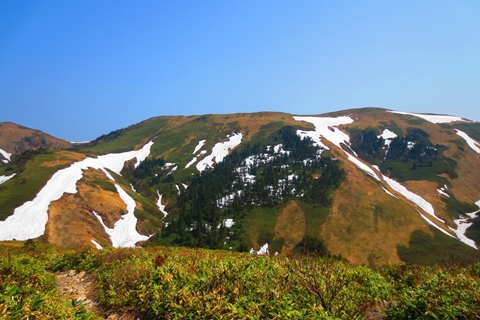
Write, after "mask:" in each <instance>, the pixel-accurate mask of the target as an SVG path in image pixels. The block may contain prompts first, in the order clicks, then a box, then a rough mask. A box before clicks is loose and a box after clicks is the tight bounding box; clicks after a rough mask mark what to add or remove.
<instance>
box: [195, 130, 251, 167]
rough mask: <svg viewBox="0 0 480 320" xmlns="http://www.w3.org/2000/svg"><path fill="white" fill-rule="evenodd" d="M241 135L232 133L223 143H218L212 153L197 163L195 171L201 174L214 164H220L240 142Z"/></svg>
mask: <svg viewBox="0 0 480 320" xmlns="http://www.w3.org/2000/svg"><path fill="white" fill-rule="evenodd" d="M242 136H243V135H242V133H240V132H239V133H234V134H233V135H231V136H230V137H229V139H228V141H225V142H218V143H217V144H215V145H214V146H213V148H212V153H211V154H210V155H208V156H206V157H205V158H203V159H202V160H201V161H200V162H199V163H197V170H198V171H200V172H202V171H203V170H205V169H206V168H208V167H213V165H214V164H215V163H219V162H222V161H223V159H224V158H225V157H226V156H227V155H228V151H229V150H230V149H233V148H235V147H236V146H238V145H239V144H240V143H241V142H242Z"/></svg>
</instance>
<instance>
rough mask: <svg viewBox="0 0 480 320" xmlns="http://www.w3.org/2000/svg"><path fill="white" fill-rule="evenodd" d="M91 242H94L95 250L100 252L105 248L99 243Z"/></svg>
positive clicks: (91, 240)
mask: <svg viewBox="0 0 480 320" xmlns="http://www.w3.org/2000/svg"><path fill="white" fill-rule="evenodd" d="M90 242H92V243H93V244H94V245H95V248H97V249H98V250H102V249H103V247H102V246H101V245H100V244H99V243H98V242H97V241H95V240H93V239H90Z"/></svg>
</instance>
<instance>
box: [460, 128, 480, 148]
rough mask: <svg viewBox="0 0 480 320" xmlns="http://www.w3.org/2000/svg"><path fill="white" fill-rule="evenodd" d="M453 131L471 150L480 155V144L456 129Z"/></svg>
mask: <svg viewBox="0 0 480 320" xmlns="http://www.w3.org/2000/svg"><path fill="white" fill-rule="evenodd" d="M455 131H456V132H457V134H458V135H459V136H460V137H462V138H463V139H464V140H465V141H466V142H467V144H468V146H469V147H470V148H472V149H473V151H475V152H476V153H480V143H478V142H477V141H475V140H473V139H472V138H470V137H469V136H468V134H466V133H465V132H463V131H460V130H458V129H455Z"/></svg>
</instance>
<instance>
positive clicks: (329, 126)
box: [293, 116, 353, 150]
mask: <svg viewBox="0 0 480 320" xmlns="http://www.w3.org/2000/svg"><path fill="white" fill-rule="evenodd" d="M293 118H294V119H295V120H297V121H305V122H310V123H312V124H313V125H314V126H315V131H303V130H297V135H299V136H300V137H301V138H305V137H310V138H312V140H313V141H314V142H315V143H316V144H317V145H319V146H321V147H323V148H324V149H327V150H329V148H328V147H327V146H326V145H324V144H323V143H322V142H321V138H322V137H323V138H325V139H327V140H328V141H330V142H331V143H333V144H334V145H336V146H337V147H339V148H341V147H340V143H346V144H347V145H350V142H349V141H350V137H349V136H348V134H346V133H343V132H342V131H340V129H338V128H336V126H338V125H341V124H350V123H353V119H352V118H350V117H337V118H330V117H298V116H295V117H293Z"/></svg>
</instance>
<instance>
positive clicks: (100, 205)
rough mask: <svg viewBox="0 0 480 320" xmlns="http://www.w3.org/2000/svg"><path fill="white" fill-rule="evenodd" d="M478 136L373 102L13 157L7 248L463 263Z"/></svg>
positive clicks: (476, 237) (475, 128) (467, 124)
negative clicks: (40, 245) (152, 249)
mask: <svg viewBox="0 0 480 320" xmlns="http://www.w3.org/2000/svg"><path fill="white" fill-rule="evenodd" d="M479 141H480V123H478V122H474V121H470V120H468V119H462V118H459V117H454V116H446V115H425V114H407V113H402V112H396V111H390V110H385V109H378V108H364V109H352V110H345V111H339V112H334V113H329V114H323V115H318V116H296V115H291V114H286V113H275V112H260V113H251V114H247V113H243V114H228V115H226V114H223V115H218V114H215V115H214V114H211V115H201V116H171V117H167V116H163V117H154V118H151V119H148V120H145V121H143V122H140V123H138V124H135V125H132V126H130V127H128V128H123V129H119V130H116V131H113V132H110V133H108V134H105V135H103V136H100V137H99V138H97V139H96V140H94V141H91V142H89V143H85V144H75V145H72V144H69V145H66V146H65V147H64V148H63V149H61V150H54V149H53V148H52V149H37V150H31V151H27V152H23V153H19V152H17V153H16V155H15V156H12V157H11V161H10V162H8V163H5V164H4V166H3V167H0V182H1V184H0V208H2V209H1V211H0V240H3V241H11V240H13V239H15V240H26V239H37V240H39V241H44V242H49V243H53V244H58V245H62V246H73V247H83V246H92V247H97V248H100V247H104V246H108V245H113V246H116V247H122V246H135V245H139V244H143V245H174V246H190V247H207V248H213V249H225V250H239V251H251V252H252V253H257V254H265V253H267V252H268V253H270V254H276V253H277V252H278V253H281V254H287V255H290V254H295V253H301V252H303V251H305V250H308V251H317V252H319V253H320V254H325V253H326V252H329V254H332V255H335V256H337V257H340V256H341V257H343V258H345V259H348V260H349V261H351V262H353V263H366V264H371V265H383V264H389V263H399V262H402V261H403V262H411V263H418V264H434V263H438V264H448V263H469V262H473V261H478V260H480V254H479V251H478V247H477V246H479V245H480V217H479V216H477V213H478V210H479V207H480V180H479V179H478V176H479V173H480V160H479V154H480V143H479ZM8 143H9V144H10V146H9V147H8ZM17 146H18V143H15V142H11V141H9V142H4V141H3V140H1V141H0V148H2V149H4V147H5V148H7V147H8V150H20V149H15V148H19V147H17ZM52 146H53V145H52ZM4 150H6V149H4Z"/></svg>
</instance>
